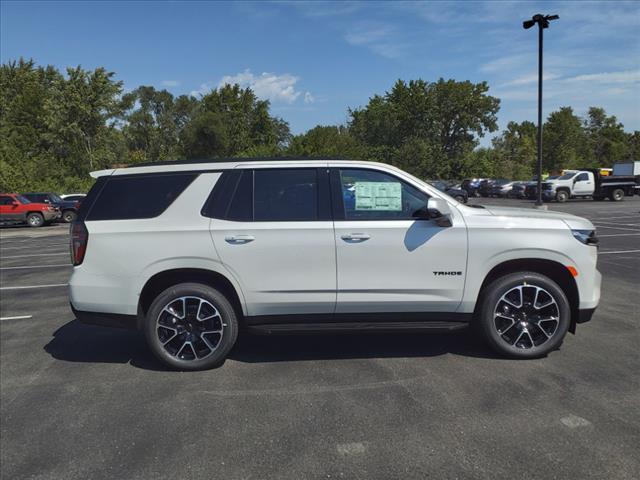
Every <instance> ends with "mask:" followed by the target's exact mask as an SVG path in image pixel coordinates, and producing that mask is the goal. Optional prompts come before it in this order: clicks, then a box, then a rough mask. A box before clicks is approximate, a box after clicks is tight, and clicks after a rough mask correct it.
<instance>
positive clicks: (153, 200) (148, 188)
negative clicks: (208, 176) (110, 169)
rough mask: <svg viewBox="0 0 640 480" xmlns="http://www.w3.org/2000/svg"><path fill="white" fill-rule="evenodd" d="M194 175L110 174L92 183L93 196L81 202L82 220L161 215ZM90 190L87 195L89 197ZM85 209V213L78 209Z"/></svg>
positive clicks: (127, 218) (193, 178) (125, 218)
mask: <svg viewBox="0 0 640 480" xmlns="http://www.w3.org/2000/svg"><path fill="white" fill-rule="evenodd" d="M197 176H198V174H194V173H189V174H186V173H181V174H158V175H136V176H131V177H128V176H122V177H119V176H110V177H107V178H106V179H105V180H104V181H103V182H100V183H102V186H99V185H97V184H96V185H94V188H93V189H92V191H93V190H94V189H96V190H97V189H99V192H96V195H95V199H93V201H91V200H92V199H90V198H87V200H89V201H87V200H85V201H84V202H83V203H82V206H81V213H86V220H90V221H92V220H131V219H141V218H153V217H157V216H158V215H160V214H162V212H164V211H165V210H166V209H167V208H168V207H169V206H170V205H171V204H172V203H173V202H174V200H175V199H176V198H178V197H179V196H180V194H181V193H182V192H183V191H184V190H185V189H186V188H187V187H188V186H189V185H190V184H191V182H193V180H195V178H196V177H197ZM103 178H104V177H103ZM92 193H93V192H90V193H89V195H88V197H92V195H91V194H92ZM83 208H86V210H87V212H82V210H83Z"/></svg>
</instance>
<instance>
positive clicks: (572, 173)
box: [558, 172, 576, 180]
mask: <svg viewBox="0 0 640 480" xmlns="http://www.w3.org/2000/svg"><path fill="white" fill-rule="evenodd" d="M575 175H576V172H570V173H565V174H564V175H562V176H561V177H558V180H571V179H572V178H573V177H574V176H575Z"/></svg>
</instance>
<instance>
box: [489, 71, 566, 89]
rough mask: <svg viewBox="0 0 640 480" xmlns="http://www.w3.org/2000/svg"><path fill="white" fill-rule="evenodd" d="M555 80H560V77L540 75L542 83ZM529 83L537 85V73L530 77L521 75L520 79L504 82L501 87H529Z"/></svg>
mask: <svg viewBox="0 0 640 480" xmlns="http://www.w3.org/2000/svg"><path fill="white" fill-rule="evenodd" d="M556 78H560V75H556V74H553V73H545V74H544V75H542V80H543V81H545V82H546V81H547V80H555V79H556ZM531 83H536V84H537V83H538V74H537V73H532V74H530V75H523V76H521V77H518V78H514V79H513V80H510V81H508V82H505V83H503V84H501V85H500V86H501V87H514V86H517V85H529V84H531Z"/></svg>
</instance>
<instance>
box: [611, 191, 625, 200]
mask: <svg viewBox="0 0 640 480" xmlns="http://www.w3.org/2000/svg"><path fill="white" fill-rule="evenodd" d="M609 198H610V199H611V200H613V201H614V202H619V201H621V200H622V199H624V190H622V189H621V188H616V189H615V190H613V192H611V195H610V196H609Z"/></svg>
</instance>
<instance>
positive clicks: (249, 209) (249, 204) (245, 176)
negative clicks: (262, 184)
mask: <svg viewBox="0 0 640 480" xmlns="http://www.w3.org/2000/svg"><path fill="white" fill-rule="evenodd" d="M231 199H232V200H231V203H230V204H229V209H228V210H227V214H226V216H225V218H226V219H227V220H235V221H237V222H250V221H251V220H253V171H251V170H243V171H242V173H241V174H240V180H239V181H238V183H237V184H236V188H235V191H234V192H233V194H232V196H231Z"/></svg>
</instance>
